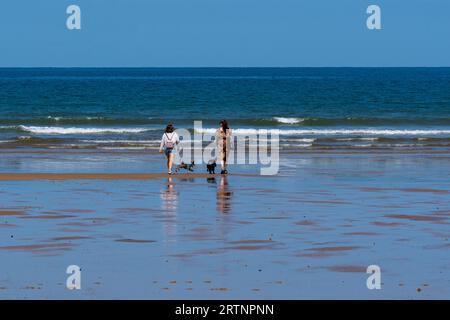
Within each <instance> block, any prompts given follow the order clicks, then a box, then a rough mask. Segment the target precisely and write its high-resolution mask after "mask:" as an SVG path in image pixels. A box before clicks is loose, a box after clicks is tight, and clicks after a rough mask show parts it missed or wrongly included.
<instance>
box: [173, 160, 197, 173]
mask: <svg viewBox="0 0 450 320" xmlns="http://www.w3.org/2000/svg"><path fill="white" fill-rule="evenodd" d="M194 167H195V163H194V160H192V161H191V163H190V164H187V163H184V162H183V161H182V162H181V164H179V165H178V166H177V168H176V169H175V172H178V171H180V170H181V169H185V170H187V171H190V172H194Z"/></svg>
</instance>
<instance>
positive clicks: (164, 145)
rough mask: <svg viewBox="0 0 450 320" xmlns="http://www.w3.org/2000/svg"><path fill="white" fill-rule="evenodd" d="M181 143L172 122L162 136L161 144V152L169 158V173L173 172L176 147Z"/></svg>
mask: <svg viewBox="0 0 450 320" xmlns="http://www.w3.org/2000/svg"><path fill="white" fill-rule="evenodd" d="M179 143H180V138H179V137H178V134H177V133H176V132H175V129H174V127H173V125H172V124H171V123H169V124H168V125H167V126H166V130H165V132H164V134H163V136H162V138H161V144H160V146H159V152H160V153H162V152H163V151H164V154H165V155H166V158H167V173H168V174H172V165H173V158H174V156H175V153H174V149H175V146H176V145H177V144H179Z"/></svg>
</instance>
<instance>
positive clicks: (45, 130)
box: [19, 126, 149, 134]
mask: <svg viewBox="0 0 450 320" xmlns="http://www.w3.org/2000/svg"><path fill="white" fill-rule="evenodd" d="M19 128H20V129H21V130H23V131H27V132H31V133H35V134H97V133H140V132H146V131H148V130H149V129H145V128H77V127H71V128H66V127H35V126H19Z"/></svg>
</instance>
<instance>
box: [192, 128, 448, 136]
mask: <svg viewBox="0 0 450 320" xmlns="http://www.w3.org/2000/svg"><path fill="white" fill-rule="evenodd" d="M216 130H217V129H214V128H204V129H201V130H199V131H200V133H207V134H215V132H216ZM232 132H233V134H236V135H250V134H251V135H255V134H264V133H269V134H278V135H325V136H326V135H372V136H373V135H376V136H397V135H398V136H427V135H433V136H434V135H450V130H434V129H429V130H422V129H417V130H409V129H404V130H403V129H372V128H368V129H293V130H290V129H284V130H283V129H246V128H238V129H233V131H232Z"/></svg>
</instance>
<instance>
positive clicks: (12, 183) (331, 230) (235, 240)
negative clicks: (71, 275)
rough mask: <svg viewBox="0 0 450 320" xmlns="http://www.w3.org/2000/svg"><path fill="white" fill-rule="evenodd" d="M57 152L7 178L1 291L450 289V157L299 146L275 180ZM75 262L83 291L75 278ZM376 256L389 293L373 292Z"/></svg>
mask: <svg viewBox="0 0 450 320" xmlns="http://www.w3.org/2000/svg"><path fill="white" fill-rule="evenodd" d="M45 156H46V157H49V158H47V162H46V163H48V164H49V165H48V166H47V167H46V171H47V172H44V173H42V172H41V173H37V172H32V171H31V170H30V168H33V167H34V164H33V163H34V161H37V162H38V163H41V161H42V158H38V159H33V157H30V155H27V156H25V157H26V159H27V160H26V161H24V162H23V163H24V166H23V167H22V169H21V170H17V162H16V163H9V164H8V165H9V167H8V165H4V167H3V171H4V172H3V173H0V181H2V184H1V186H0V196H1V198H2V203H1V205H0V237H1V239H2V241H1V245H0V259H1V261H2V268H1V270H2V272H1V273H0V297H1V298H28V299H29V298H31V299H33V298H50V299H51V298H58V299H59V298H63V299H74V298H76V299H90V298H100V299H103V298H106V299H110V298H119V299H130V298H137V299H196V298H201V299H204V298H212V299H214V298H217V299H241V298H255V299H283V298H284V299H300V298H308V299H309V298H331V299H332V298H337V297H339V298H364V299H386V298H408V299H409V298H413V299H427V298H443V297H449V296H450V291H449V287H450V286H449V283H450V275H449V273H448V270H450V269H449V266H450V258H449V257H450V255H449V254H448V253H449V250H450V244H449V241H448V238H449V236H450V233H449V228H448V227H449V224H450V205H449V202H448V199H449V194H450V184H449V182H448V181H450V180H449V178H450V176H449V174H448V172H449V171H448V170H446V169H445V168H447V169H448V164H449V163H450V162H449V160H450V158H449V157H448V155H442V154H439V155H433V154H430V155H423V154H418V153H415V154H414V153H412V154H392V153H388V154H378V153H375V154H358V153H351V154H339V153H335V154H321V153H315V154H311V153H310V154H299V153H295V154H292V153H286V154H283V155H282V162H281V167H280V172H279V174H278V175H277V176H269V177H264V176H259V175H257V174H255V173H254V172H252V171H257V170H256V169H254V168H253V169H251V168H246V167H245V166H238V165H236V166H233V167H231V168H230V171H231V172H232V174H230V175H229V176H220V175H216V176H210V175H208V174H205V173H201V172H200V171H202V170H201V169H202V168H199V169H198V170H196V172H195V173H182V174H178V175H173V176H168V175H166V174H160V173H158V172H152V170H147V171H145V170H144V168H147V169H148V167H146V166H147V165H149V163H150V164H151V165H152V166H153V167H152V168H153V170H154V171H158V170H160V169H159V168H158V167H155V164H157V163H158V159H160V156H159V155H154V156H152V155H149V154H147V153H128V154H127V153H125V154H119V155H116V156H115V158H114V161H113V163H110V165H111V167H108V164H107V161H103V162H102V165H103V167H104V168H109V169H108V170H109V171H110V172H109V173H104V172H99V171H98V170H97V168H98V167H97V163H98V158H97V157H96V156H95V154H94V155H91V156H90V157H86V156H84V157H85V158H84V159H85V161H83V162H79V161H78V160H77V158H73V157H72V156H70V157H67V155H64V153H60V152H57V153H53V154H51V155H50V156H49V155H48V154H47V155H45ZM6 158H7V157H6ZM6 158H5V157H3V159H6ZM16 159H19V160H18V161H20V158H16ZM103 159H104V158H103ZM72 162H75V163H77V165H72V164H71V163H72ZM159 162H160V161H159ZM3 163H4V164H5V163H7V162H3ZM130 164H131V165H130ZM159 165H160V166H161V168H163V164H162V163H159ZM13 167H15V168H16V172H15V173H11V171H12V168H13ZM63 168H64V170H65V171H66V173H61V172H62V169H63ZM124 168H126V170H127V171H129V172H124ZM25 171H28V172H25ZM95 171H97V172H95ZM7 172H9V173H7ZM72 264H75V265H79V266H80V267H81V268H82V288H83V289H82V290H79V291H77V290H76V291H70V290H67V289H66V287H65V281H66V278H67V274H66V273H65V270H66V268H67V266H69V265H72ZM372 264H376V265H379V266H380V267H381V269H382V282H383V289H382V290H368V289H367V287H366V279H367V277H368V275H367V274H366V268H367V267H368V266H369V265H372Z"/></svg>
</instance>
